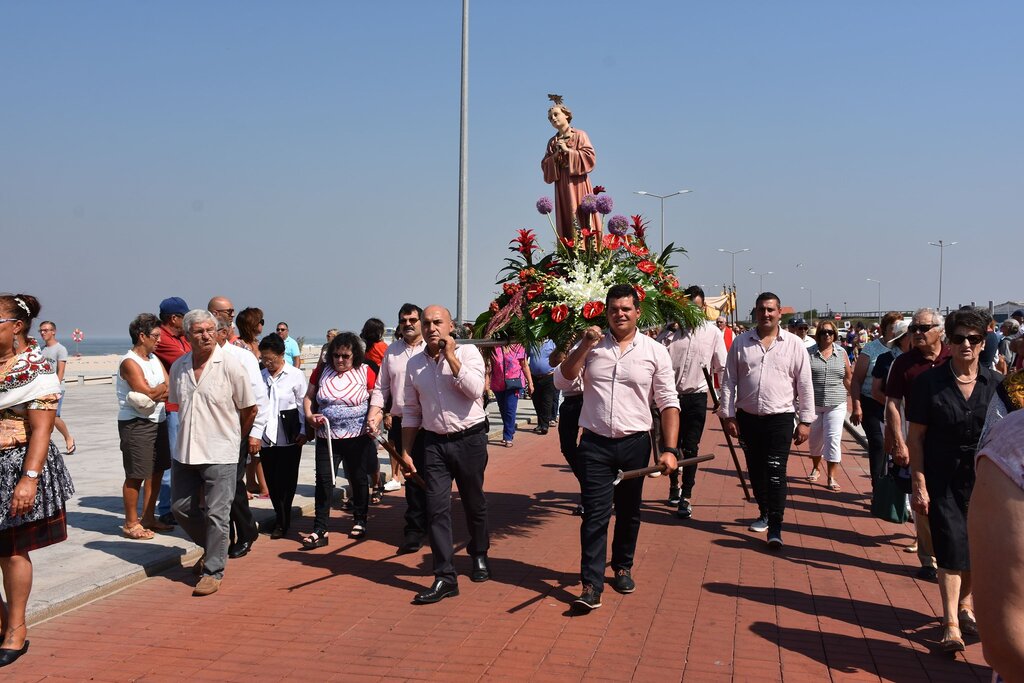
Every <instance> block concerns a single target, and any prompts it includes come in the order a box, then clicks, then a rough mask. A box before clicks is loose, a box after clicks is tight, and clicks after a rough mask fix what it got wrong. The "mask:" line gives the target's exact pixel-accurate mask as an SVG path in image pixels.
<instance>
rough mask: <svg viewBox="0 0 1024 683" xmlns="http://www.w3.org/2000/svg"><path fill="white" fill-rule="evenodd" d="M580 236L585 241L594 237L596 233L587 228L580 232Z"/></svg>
mask: <svg viewBox="0 0 1024 683" xmlns="http://www.w3.org/2000/svg"><path fill="white" fill-rule="evenodd" d="M580 234H581V235H583V237H584V239H586V238H587V237H590V236H591V235H593V234H594V231H593V230H588V229H587V228H583V229H582V230H580Z"/></svg>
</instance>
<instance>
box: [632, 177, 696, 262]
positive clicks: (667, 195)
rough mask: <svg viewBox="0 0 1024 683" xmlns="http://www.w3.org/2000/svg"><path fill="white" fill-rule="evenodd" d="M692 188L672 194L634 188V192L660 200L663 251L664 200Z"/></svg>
mask: <svg viewBox="0 0 1024 683" xmlns="http://www.w3.org/2000/svg"><path fill="white" fill-rule="evenodd" d="M690 192H693V190H678V191H676V192H673V193H672V194H665V195H661V194H654V193H653V192H644V191H643V190H635V194H642V195H644V196H646V197H657V198H658V199H660V200H661V250H662V251H665V200H666V199H668V198H669V197H675V196H676V195H677V194H689V193H690Z"/></svg>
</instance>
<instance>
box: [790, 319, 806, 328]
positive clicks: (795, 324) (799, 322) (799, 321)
mask: <svg viewBox="0 0 1024 683" xmlns="http://www.w3.org/2000/svg"><path fill="white" fill-rule="evenodd" d="M789 324H790V325H792V326H793V327H800V326H801V325H806V324H807V321H806V320H804V319H803V318H793V319H792V320H790V321H789Z"/></svg>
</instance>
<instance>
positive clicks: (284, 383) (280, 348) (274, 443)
mask: <svg viewBox="0 0 1024 683" xmlns="http://www.w3.org/2000/svg"><path fill="white" fill-rule="evenodd" d="M259 351H260V361H261V362H262V363H263V382H264V384H266V385H267V397H268V399H269V400H268V402H267V403H268V411H267V412H268V416H267V426H266V429H265V430H264V432H263V444H262V446H261V448H260V459H261V460H262V461H263V474H264V476H265V477H266V479H267V488H268V489H269V491H270V502H271V503H273V505H274V516H275V517H276V521H275V524H274V530H273V531H272V532H271V533H270V537H271V538H281V537H282V536H284V535H285V534H287V533H288V528H289V527H290V526H291V522H292V500H293V499H294V498H295V486H296V484H297V483H298V480H299V457H300V456H301V455H302V444H304V443H306V416H305V413H304V411H303V409H302V399H303V397H304V396H305V395H306V375H305V373H303V372H302V370H299V369H298V368H296V367H295V366H293V365H289V364H287V363H285V362H284V340H283V339H281V337H279V336H278V335H277V334H268V335H267V336H266V337H264V338H263V339H262V340H261V341H260V345H259Z"/></svg>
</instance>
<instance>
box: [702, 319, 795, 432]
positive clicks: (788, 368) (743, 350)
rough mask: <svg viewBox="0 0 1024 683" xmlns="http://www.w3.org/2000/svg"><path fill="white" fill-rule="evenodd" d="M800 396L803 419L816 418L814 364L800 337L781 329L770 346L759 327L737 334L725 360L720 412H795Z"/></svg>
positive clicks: (734, 413) (763, 413)
mask: <svg viewBox="0 0 1024 683" xmlns="http://www.w3.org/2000/svg"><path fill="white" fill-rule="evenodd" d="M797 399H799V405H800V409H799V410H800V421H801V422H814V417H815V415H814V388H813V387H812V386H811V364H810V361H809V356H808V354H807V349H806V348H805V347H804V344H803V341H801V339H800V337H799V336H797V335H795V334H791V333H789V332H786V331H785V330H782V329H780V330H779V335H778V336H777V337H776V338H775V341H774V342H772V345H771V346H770V347H768V349H767V350H765V348H764V347H763V346H761V338H760V337H758V336H757V330H756V329H753V330H749V331H747V332H744V333H743V334H741V335H740V336H738V337H736V339H735V340H734V341H733V343H732V348H730V349H729V356H728V358H727V359H726V361H725V380H724V381H723V382H722V407H721V409H720V411H719V413H720V414H721V416H722V417H736V411H737V410H742V411H743V412H745V413H749V414H751V415H777V414H779V413H794V412H797V408H796V405H797Z"/></svg>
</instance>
